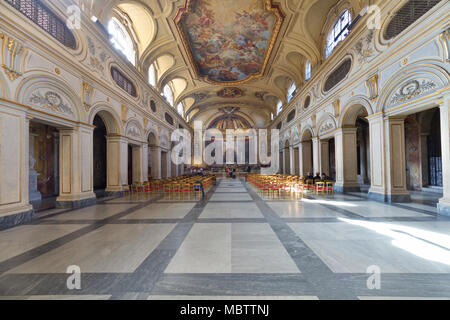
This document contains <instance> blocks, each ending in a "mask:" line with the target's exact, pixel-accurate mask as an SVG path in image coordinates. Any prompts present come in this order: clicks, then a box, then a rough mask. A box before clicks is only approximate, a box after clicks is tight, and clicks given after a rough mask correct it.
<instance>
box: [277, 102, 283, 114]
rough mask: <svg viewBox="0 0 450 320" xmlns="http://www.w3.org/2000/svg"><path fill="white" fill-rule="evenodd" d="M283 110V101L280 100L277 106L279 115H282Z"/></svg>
mask: <svg viewBox="0 0 450 320" xmlns="http://www.w3.org/2000/svg"><path fill="white" fill-rule="evenodd" d="M281 110H283V101H281V100H280V101H278V104H277V115H279V114H280V112H281Z"/></svg>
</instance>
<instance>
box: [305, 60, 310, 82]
mask: <svg viewBox="0 0 450 320" xmlns="http://www.w3.org/2000/svg"><path fill="white" fill-rule="evenodd" d="M309 79H311V62H309V60H308V61H306V64H305V81H307V80H309Z"/></svg>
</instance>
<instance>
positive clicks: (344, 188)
mask: <svg viewBox="0 0 450 320" xmlns="http://www.w3.org/2000/svg"><path fill="white" fill-rule="evenodd" d="M334 192H337V193H346V192H361V187H359V186H352V187H348V186H334Z"/></svg>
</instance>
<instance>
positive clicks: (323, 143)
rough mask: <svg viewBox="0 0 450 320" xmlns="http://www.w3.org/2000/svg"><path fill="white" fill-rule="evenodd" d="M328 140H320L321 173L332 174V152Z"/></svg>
mask: <svg viewBox="0 0 450 320" xmlns="http://www.w3.org/2000/svg"><path fill="white" fill-rule="evenodd" d="M329 145H330V144H329V142H328V140H320V174H322V173H325V174H326V175H327V176H330V154H329Z"/></svg>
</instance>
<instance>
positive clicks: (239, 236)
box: [231, 223, 300, 273]
mask: <svg viewBox="0 0 450 320" xmlns="http://www.w3.org/2000/svg"><path fill="white" fill-rule="evenodd" d="M231 238H232V247H231V253H232V256H231V264H232V271H233V273H299V272H300V271H299V270H298V268H297V266H296V265H295V263H294V261H293V260H292V259H291V257H290V255H289V254H288V253H287V251H286V249H285V248H284V246H283V245H282V243H281V242H280V240H279V239H278V237H277V236H276V234H275V232H273V230H272V228H271V227H270V225H269V224H265V223H260V224H253V223H234V224H233V225H232V237H231Z"/></svg>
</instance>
